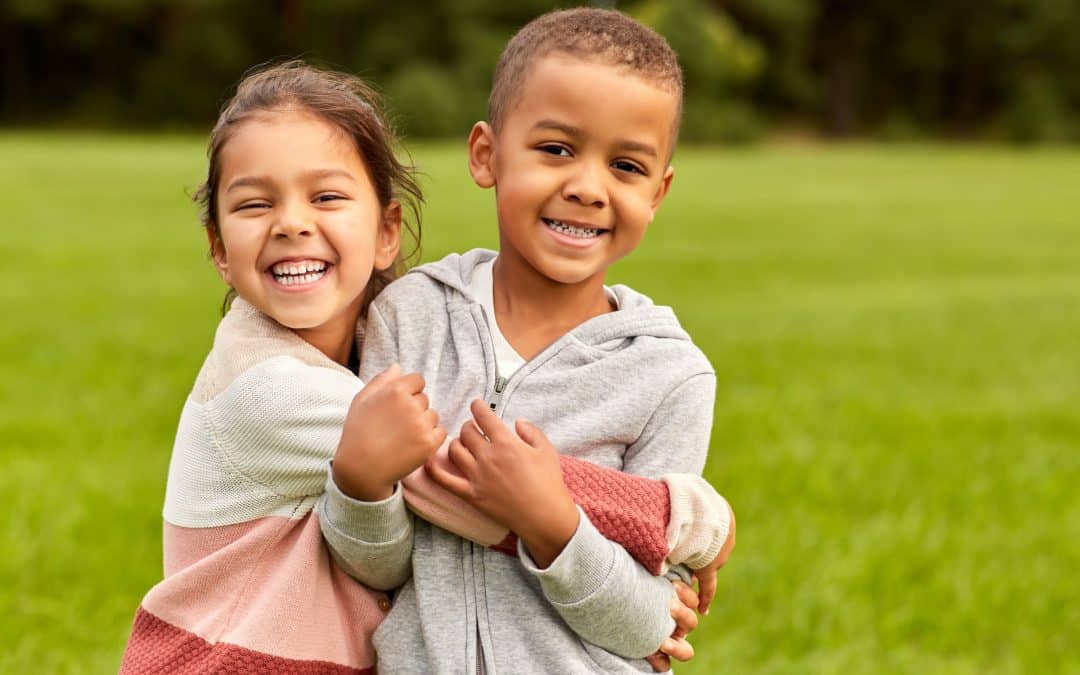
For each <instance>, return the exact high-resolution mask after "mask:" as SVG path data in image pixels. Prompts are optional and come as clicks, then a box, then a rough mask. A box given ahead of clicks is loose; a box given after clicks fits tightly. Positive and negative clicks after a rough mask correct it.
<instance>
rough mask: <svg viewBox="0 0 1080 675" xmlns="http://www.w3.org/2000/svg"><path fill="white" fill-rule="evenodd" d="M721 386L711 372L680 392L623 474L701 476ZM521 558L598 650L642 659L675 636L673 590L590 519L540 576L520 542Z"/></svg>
mask: <svg viewBox="0 0 1080 675" xmlns="http://www.w3.org/2000/svg"><path fill="white" fill-rule="evenodd" d="M715 387H716V378H715V376H714V375H713V374H712V373H711V372H707V373H701V374H699V375H694V376H692V377H690V378H688V379H687V380H685V381H683V382H682V383H680V384H679V385H678V386H676V387H675V388H674V389H673V390H672V391H671V392H670V393H669V394H668V395H667V396H666V397H665V398H664V400H663V401H662V402H661V404H660V405H659V406H658V408H657V410H656V411H655V412H654V414H653V415H652V418H651V419H650V420H649V422H648V423H647V424H646V425H645V428H644V429H643V431H642V433H641V436H640V437H639V438H638V440H637V441H635V442H634V443H633V444H632V445H631V446H630V447H629V448H628V449H627V452H626V455H625V457H624V467H623V468H624V471H626V472H627V473H631V474H636V475H640V476H645V477H655V478H658V477H659V476H661V475H662V474H664V473H668V472H671V471H676V472H681V473H700V471H701V469H702V467H703V466H704V464H705V455H706V453H707V450H708V443H709V436H710V432H711V428H712V408H713V399H714V395H715ZM518 552H519V555H520V556H521V559H522V564H523V565H524V567H525V569H526V570H527V571H528V572H529V573H531V574H532V575H533V576H535V577H536V578H537V579H538V580H539V582H540V585H541V588H542V589H543V592H544V595H545V597H546V598H547V599H548V601H549V602H550V603H551V604H552V606H553V607H554V608H555V610H556V611H557V612H558V613H559V615H560V616H562V618H563V620H564V621H566V623H567V625H569V626H570V628H571V629H573V630H574V632H576V633H577V634H578V635H580V636H581V637H582V638H583V639H585V640H587V641H589V642H592V643H593V644H595V645H597V646H600V647H603V648H604V649H607V650H609V651H612V652H614V653H616V654H619V655H620V656H624V657H629V658H641V657H645V656H648V655H649V654H651V653H653V652H655V651H656V650H657V648H658V647H659V645H660V643H661V642H662V641H663V640H664V639H665V638H666V637H668V636H669V635H671V633H672V631H673V630H674V629H675V622H674V620H673V619H672V618H671V616H670V603H671V599H672V597H673V595H674V590H673V588H672V585H671V583H670V582H669V581H668V580H667V579H665V578H663V577H656V576H653V575H651V574H649V572H648V571H647V570H645V569H644V568H643V567H641V566H640V565H638V564H636V563H635V562H634V560H633V558H631V557H630V556H629V554H627V552H626V551H625V550H624V549H623V548H622V547H621V546H618V545H617V544H615V543H613V542H610V541H608V540H606V539H604V538H603V537H602V536H601V535H600V533H599V532H598V531H597V529H596V528H595V527H594V525H593V524H592V522H591V521H590V520H589V519H588V518H587V517H582V518H581V521H580V524H579V526H578V530H577V532H575V534H574V536H573V537H571V539H570V541H569V542H568V543H567V545H566V547H565V548H564V549H563V551H562V552H561V553H560V554H559V556H558V557H557V558H556V559H555V560H554V561H553V562H552V564H551V565H549V566H548V567H547V568H545V569H539V568H538V567H537V566H536V564H535V562H534V561H533V560H532V559H531V558H530V557H529V555H528V552H527V551H526V550H525V548H524V546H523V545H522V544H521V543H520V542H519V543H518Z"/></svg>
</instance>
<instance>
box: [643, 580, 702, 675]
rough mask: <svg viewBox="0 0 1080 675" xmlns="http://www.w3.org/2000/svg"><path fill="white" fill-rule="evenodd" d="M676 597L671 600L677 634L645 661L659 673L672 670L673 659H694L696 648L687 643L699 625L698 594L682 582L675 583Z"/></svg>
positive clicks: (672, 635)
mask: <svg viewBox="0 0 1080 675" xmlns="http://www.w3.org/2000/svg"><path fill="white" fill-rule="evenodd" d="M671 583H672V585H674V586H675V597H674V598H672V599H671V618H673V619H675V632H674V633H672V634H671V637H669V638H668V639H666V640H664V642H663V644H661V645H660V650H659V651H658V652H656V653H655V654H653V655H651V656H649V657H647V658H646V659H645V660H646V661H648V662H649V665H651V666H652V667H653V670H655V671H657V672H666V671H668V670H671V659H675V660H676V661H689V660H690V659H692V658H694V647H693V646H692V645H691V644H690V643H689V642H687V641H686V636H687V635H689V634H690V632H691V631H693V630H694V629H695V628H697V625H698V619H697V615H696V614H695V613H694V610H696V609H697V608H698V594H697V593H695V592H694V589H692V588H690V587H689V586H687V585H686V584H684V583H683V582H681V581H678V580H676V581H673V582H671Z"/></svg>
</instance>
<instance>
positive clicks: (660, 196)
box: [652, 164, 675, 217]
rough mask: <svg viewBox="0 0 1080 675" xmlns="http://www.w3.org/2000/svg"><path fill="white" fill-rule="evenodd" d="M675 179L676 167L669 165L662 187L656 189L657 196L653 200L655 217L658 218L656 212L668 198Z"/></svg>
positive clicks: (661, 181)
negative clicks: (665, 198)
mask: <svg viewBox="0 0 1080 675" xmlns="http://www.w3.org/2000/svg"><path fill="white" fill-rule="evenodd" d="M674 178H675V167H673V166H671V165H670V164H669V165H668V168H667V169H665V170H664V177H663V178H662V179H660V186H659V187H658V188H656V194H655V195H654V196H653V199H652V212H653V216H654V217H655V216H656V210H657V209H659V208H660V202H662V201H664V197H666V196H667V193H668V190H670V189H671V181H672V179H674Z"/></svg>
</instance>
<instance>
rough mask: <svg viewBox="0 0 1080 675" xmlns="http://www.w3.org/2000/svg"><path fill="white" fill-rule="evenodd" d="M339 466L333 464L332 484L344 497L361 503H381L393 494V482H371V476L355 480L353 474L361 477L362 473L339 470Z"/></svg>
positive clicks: (336, 463)
mask: <svg viewBox="0 0 1080 675" xmlns="http://www.w3.org/2000/svg"><path fill="white" fill-rule="evenodd" d="M340 464H341V463H340V462H334V463H333V468H332V475H333V477H334V483H335V484H336V485H337V486H338V489H339V490H341V491H342V492H343V493H344V494H345V496H347V497H350V498H352V499H356V500H358V501H362V502H381V501H383V500H384V499H387V498H389V497H390V495H392V494H393V493H394V481H391V482H389V483H387V482H385V481H380V480H378V479H376V480H371V478H373V477H371V476H367V477H366V478H367V480H364V479H363V478H360V479H356V477H355V474H357V473H360V474H361V475H363V472H354V471H346V470H341V469H340V468H339V466H340Z"/></svg>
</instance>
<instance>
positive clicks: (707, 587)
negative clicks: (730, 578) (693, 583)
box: [694, 565, 716, 614]
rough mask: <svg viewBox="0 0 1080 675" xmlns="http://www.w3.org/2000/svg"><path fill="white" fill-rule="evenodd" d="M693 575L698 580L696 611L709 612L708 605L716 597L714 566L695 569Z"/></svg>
mask: <svg viewBox="0 0 1080 675" xmlns="http://www.w3.org/2000/svg"><path fill="white" fill-rule="evenodd" d="M694 576H696V577H697V580H698V603H699V604H698V612H700V613H701V614H708V613H709V605H711V604H712V601H713V598H714V597H716V568H715V567H713V566H711V565H710V566H709V567H706V568H704V569H700V570H696V571H695V573H694Z"/></svg>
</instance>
